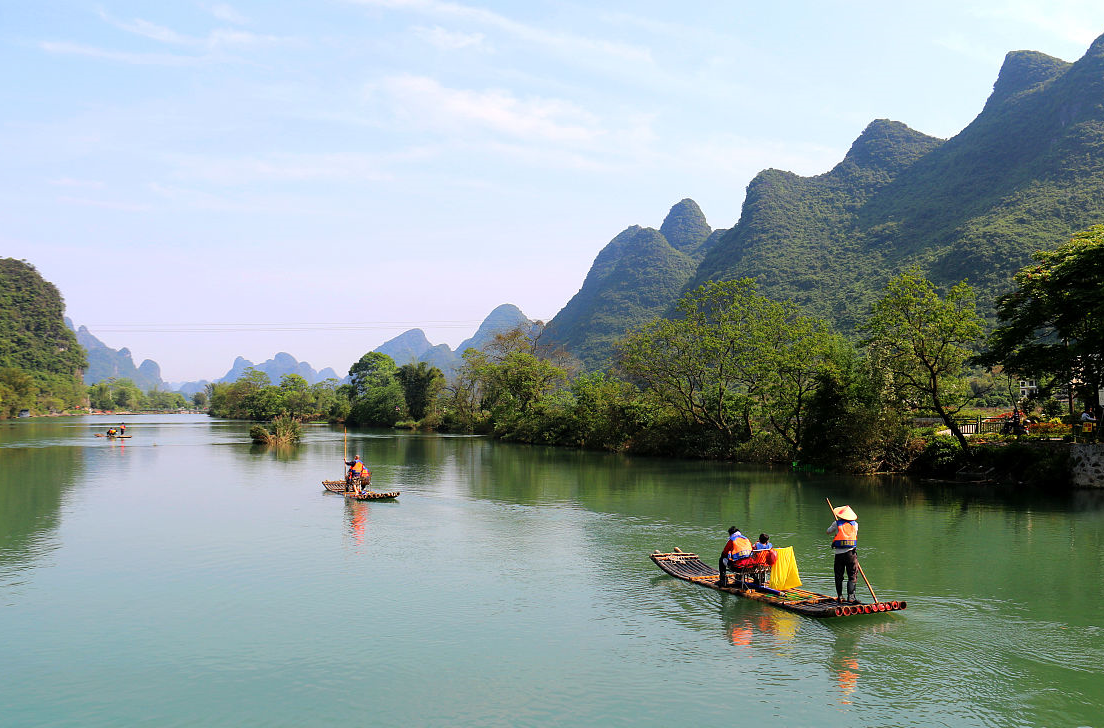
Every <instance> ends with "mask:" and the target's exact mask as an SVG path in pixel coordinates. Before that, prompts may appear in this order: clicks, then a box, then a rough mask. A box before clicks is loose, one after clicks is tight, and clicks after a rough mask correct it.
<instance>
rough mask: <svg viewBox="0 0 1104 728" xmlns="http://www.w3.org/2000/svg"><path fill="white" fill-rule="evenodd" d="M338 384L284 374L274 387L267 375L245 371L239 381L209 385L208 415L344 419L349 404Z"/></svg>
mask: <svg viewBox="0 0 1104 728" xmlns="http://www.w3.org/2000/svg"><path fill="white" fill-rule="evenodd" d="M338 389H339V386H338V381H337V380H336V379H327V380H324V381H322V382H318V383H316V384H311V385H308V384H307V381H306V380H305V379H303V377H301V376H299V375H298V374H285V375H284V376H283V377H281V378H280V384H279V385H278V386H275V385H273V384H272V382H271V381H270V380H269V378H268V375H267V374H265V373H264V372H261V371H257V370H256V369H252V368H249V369H246V371H245V374H244V376H242V377H241V378H240V379H238V380H237V381H236V382H229V383H227V382H217V383H215V384H208V385H207V391H206V393H205V396H206V400H207V403H208V414H210V415H211V416H212V417H227V418H230V419H239V420H258V421H267V420H274V419H275V418H277V417H281V416H283V417H288V418H290V419H292V420H295V421H303V420H311V419H319V418H327V419H335V420H336V419H341V418H343V417H344V416H345V415H346V414H347V413H348V407H349V405H348V401H347V399H346V398H345V397H343V396H341V395H340V394H339V393H338Z"/></svg>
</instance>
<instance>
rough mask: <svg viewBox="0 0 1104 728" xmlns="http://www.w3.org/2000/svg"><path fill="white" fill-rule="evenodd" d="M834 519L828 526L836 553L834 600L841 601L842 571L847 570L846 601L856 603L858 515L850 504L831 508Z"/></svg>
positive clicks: (833, 549)
mask: <svg viewBox="0 0 1104 728" xmlns="http://www.w3.org/2000/svg"><path fill="white" fill-rule="evenodd" d="M832 512H833V513H835V514H836V520H835V521H833V522H832V525H831V526H829V527H828V531H827V532H828V533H830V534H832V551H833V552H834V553H835V555H836V561H835V564H834V571H835V575H836V601H839V602H842V601H843V572H844V569H846V570H847V601H848V602H851V603H856V602H858V601H859V600H858V599H856V598H855V586H856V581H855V572H856V571H858V569H859V555H858V553H857V552H856V547H857V546H858V542H859V517H858V516H856V515H855V511H853V510H852V509H851V506H840V507H839V508H833V509H832Z"/></svg>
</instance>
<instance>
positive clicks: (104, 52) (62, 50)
mask: <svg viewBox="0 0 1104 728" xmlns="http://www.w3.org/2000/svg"><path fill="white" fill-rule="evenodd" d="M38 45H39V48H41V49H42V50H44V51H46V52H47V53H55V54H60V55H76V56H87V57H89V58H102V59H104V60H109V61H119V62H120V63H129V64H131V65H137V66H200V65H204V64H206V63H209V62H210V61H211V60H212V59H211V58H208V57H204V56H184V55H179V54H175V53H130V52H127V51H113V50H108V49H106V48H96V47H94V46H87V45H82V44H80V43H66V42H54V41H43V42H41V43H39V44H38Z"/></svg>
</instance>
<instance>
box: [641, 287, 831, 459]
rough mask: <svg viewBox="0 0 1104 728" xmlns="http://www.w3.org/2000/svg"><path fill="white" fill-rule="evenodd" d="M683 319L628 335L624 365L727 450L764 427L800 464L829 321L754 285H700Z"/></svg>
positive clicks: (687, 300) (682, 304) (681, 307)
mask: <svg viewBox="0 0 1104 728" xmlns="http://www.w3.org/2000/svg"><path fill="white" fill-rule="evenodd" d="M677 312H678V316H677V317H676V318H674V319H659V320H656V321H654V322H653V323H651V324H649V325H648V326H645V327H643V328H642V329H641V330H639V331H638V332H635V333H633V334H630V335H629V336H628V337H627V338H626V339H625V340H624V341H623V342H622V344H621V359H620V364H621V367H622V368H623V369H624V370H625V371H626V372H627V373H628V374H629V375H630V377H631V378H632V379H633V380H634V381H638V382H641V383H643V384H645V385H646V386H647V387H648V389H650V390H651V391H652V392H654V393H655V394H656V395H657V396H658V397H659V398H660V399H661V400H662V401H663V402H664V403H665V404H666V405H667V406H669V407H670V408H672V409H673V411H675V412H677V413H678V414H679V416H680V417H682V418H683V420H684V421H685V422H687V423H688V424H692V426H693V427H695V428H705V429H707V430H709V431H712V432H714V433H715V435H716V436H717V437H718V438H719V440H720V444H721V445H722V447H723V448H724V449H725V450H727V451H732V449H733V448H734V446H735V445H736V444H737V443H738V442H741V441H745V440H749V439H751V438H752V437H753V436H754V435H755V434H756V432H757V431H758V430H759V429H766V430H769V431H770V432H771V433H772V435H773V436H777V437H778V438H780V439H781V440H782V442H784V443H785V445H786V447H787V448H788V449H789V452H790V454H791V456H792V457H796V455H797V453H798V451H799V450H800V449H801V443H802V436H803V434H804V433H803V425H804V415H805V408H806V406H807V404H808V400H809V397H810V395H811V394H812V392H813V390H814V388H815V384H816V382H817V381H818V377H819V376H820V375H821V374H822V373H823V371H824V370H825V368H826V367H828V366H829V364H830V360H829V358H828V351H829V343H830V341H831V338H830V336H829V334H828V332H827V330H826V328H825V327H824V325H823V323H822V322H820V321H815V320H812V319H809V318H807V317H805V316H801V315H799V314H798V313H797V309H796V307H795V306H793V305H792V304H788V303H779V302H776V301H772V300H770V299H768V298H766V297H765V296H763V295H761V294H759V293H758V292H757V286H756V283H755V281H754V280H752V279H750V278H745V279H743V280H739V281H727V282H722V283H711V284H709V285H706V286H702V287H700V288H698V289H697V290H695V291H693V292H691V293H688V294H687V295H685V296H683V298H682V299H681V300H680V301H679V304H678V306H677Z"/></svg>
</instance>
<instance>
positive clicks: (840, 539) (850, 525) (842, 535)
mask: <svg viewBox="0 0 1104 728" xmlns="http://www.w3.org/2000/svg"><path fill="white" fill-rule="evenodd" d="M858 542H859V524H858V522H856V521H836V536H835V538H833V539H832V547H833V548H837V549H853V548H855V546H856V545H858Z"/></svg>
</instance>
